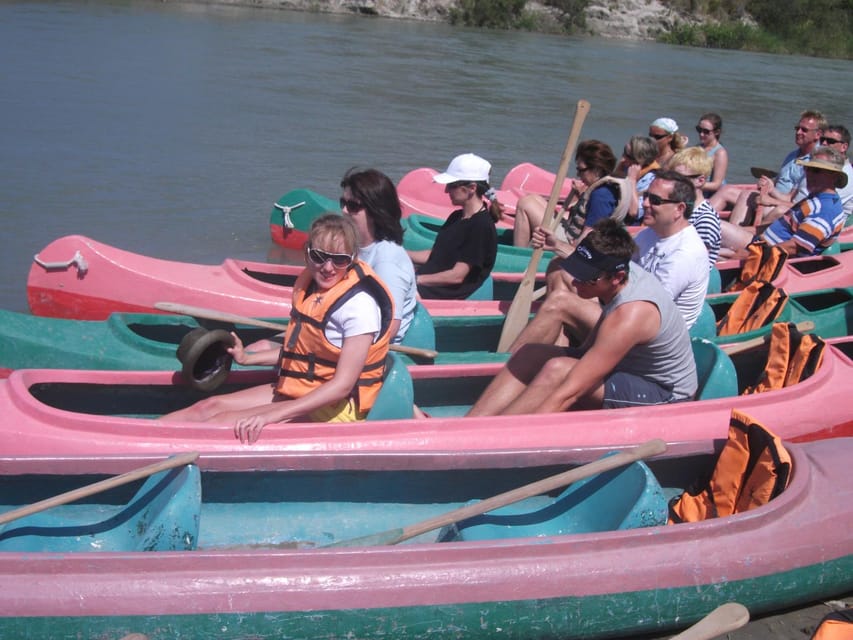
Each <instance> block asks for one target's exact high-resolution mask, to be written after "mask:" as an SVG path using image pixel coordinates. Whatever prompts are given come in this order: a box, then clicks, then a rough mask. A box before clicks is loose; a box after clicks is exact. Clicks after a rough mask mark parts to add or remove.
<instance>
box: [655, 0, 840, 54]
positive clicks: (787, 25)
mask: <svg viewBox="0 0 853 640" xmlns="http://www.w3.org/2000/svg"><path fill="white" fill-rule="evenodd" d="M668 4H669V6H671V7H672V8H673V9H676V10H677V11H679V12H681V13H684V14H686V15H689V16H693V17H698V16H704V17H707V18H710V19H711V20H713V22H710V23H707V22H706V23H705V24H701V25H690V24H686V23H685V24H682V25H681V26H678V27H676V28H675V29H673V30H672V31H671V32H670V33H668V34H664V35H662V36H661V37H660V38H659V39H660V40H661V41H663V42H669V43H672V44H685V45H692V46H701V47H710V48H715V49H740V50H745V51H767V52H770V53H798V54H802V55H810V56H820V57H826V58H848V59H849V58H853V0H786V1H785V2H780V1H779V0H669V2H668Z"/></svg>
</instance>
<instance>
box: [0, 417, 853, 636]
mask: <svg viewBox="0 0 853 640" xmlns="http://www.w3.org/2000/svg"><path fill="white" fill-rule="evenodd" d="M727 425H728V419H726V420H725V421H724V423H723V424H720V425H718V429H717V430H718V431H719V432H720V433H721V434H722V433H724V432H725V429H726V427H727ZM768 426H770V427H771V428H772V425H768ZM700 444H701V445H702V447H703V450H704V452H708V451H710V450H711V448H712V446H713V443H712V442H702V443H700ZM788 448H789V450H790V453H791V457H792V473H791V481H790V484H789V485H788V487H787V489H786V490H785V491H783V492H782V493H781V495H779V496H778V497H776V498H774V499H773V500H771V501H770V502H769V503H767V504H765V505H763V506H761V507H758V508H756V509H753V510H750V511H747V512H744V513H740V514H737V515H734V516H729V517H725V518H716V519H711V520H706V521H703V522H697V523H686V524H678V525H665V524H659V523H656V524H655V526H646V527H642V528H630V529H623V530H605V531H594V532H589V531H587V532H582V533H564V534H549V535H543V536H539V537H533V536H528V537H506V538H503V539H490V540H489V539H475V540H467V539H463V540H461V541H452V542H421V541H418V542H414V541H412V543H406V544H401V545H393V546H392V545H384V546H382V545H375V546H359V547H339V548H313V549H305V548H301V549H300V548H294V547H295V546H296V545H295V544H291V545H289V546H288V545H282V547H281V548H270V546H269V545H267V546H266V547H265V546H264V545H263V544H258V545H255V546H254V547H253V546H252V545H248V546H247V545H245V544H244V545H242V546H238V547H235V546H231V547H230V548H229V547H228V545H227V543H226V544H223V543H220V546H216V544H215V542H216V540H215V539H214V544H213V545H211V546H208V547H206V548H204V549H197V550H189V551H135V552H131V551H99V552H88V553H87V552H84V551H78V552H66V553H50V552H32V551H27V552H23V551H17V552H14V551H9V552H4V553H2V554H0V635H2V637H4V638H25V637H32V638H40V639H41V640H54V639H56V640H59V639H65V638H96V637H97V638H119V637H123V636H124V635H125V634H128V633H131V632H136V633H142V634H145V635H146V636H147V637H149V638H150V639H151V640H174V639H175V638H202V637H204V638H217V639H220V640H238V639H245V638H283V637H288V638H303V639H318V640H319V639H321V638H322V639H328V638H344V637H353V638H360V639H363V640H371V639H376V640H379V639H380V638H391V637H393V638H397V639H406V640H414V639H417V638H425V637H429V638H435V639H437V640H450V639H453V638H460V637H464V638H472V639H474V638H477V639H482V640H486V639H487V638H496V637H504V636H506V637H512V638H516V639H518V640H557V639H568V638H587V639H592V638H613V637H629V636H632V637H633V636H634V635H637V634H647V633H652V632H657V633H661V632H662V631H664V630H673V629H675V628H678V627H684V626H686V625H688V624H690V623H692V622H694V621H696V620H697V619H699V618H700V617H702V616H704V615H705V614H707V613H708V612H709V611H711V610H712V609H714V608H715V607H717V606H718V605H720V604H722V603H724V602H727V601H737V602H741V603H743V604H744V605H745V606H746V607H747V608H748V609H749V610H750V612H751V613H752V614H753V615H759V614H761V613H766V612H768V611H772V610H775V609H780V608H786V607H792V606H795V605H802V604H805V603H808V602H813V601H816V600H821V599H826V598H830V597H834V596H837V595H839V594H843V593H846V592H848V591H849V589H850V588H851V586H853V583H851V576H853V538H851V536H850V530H851V528H853V484H851V483H850V481H849V465H850V457H851V455H853V440H851V439H847V438H844V439H837V440H834V441H822V442H813V443H807V444H801V445H789V446H788ZM589 455H590V452H586V451H582V452H580V453H579V455H578V456H575V457H574V458H572V457H571V456H570V457H568V458H567V459H566V460H565V461H564V462H566V463H577V462H582V461H584V460H585V459H586V458H587V457H589ZM667 455H669V452H668V453H667ZM303 457H304V456H303ZM308 459H309V460H310V461H311V462H312V463H313V467H312V469H313V470H314V472H315V475H319V474H320V473H322V472H323V470H324V469H335V468H340V467H339V466H338V465H337V464H336V463H337V462H338V461H340V460H341V456H313V457H310V458H308ZM412 459H414V456H413V457H410V458H409V460H410V461H411V460H412ZM199 462H200V463H201V465H202V466H204V462H205V459H204V456H202V457H201V458H200V459H199ZM225 462H226V463H227V462H228V461H225ZM236 462H237V464H227V465H226V466H228V467H230V468H229V469H228V471H236V470H237V469H239V467H241V466H243V465H242V464H241V463H242V460H237V461H236ZM403 464H405V461H404V462H403ZM483 464H484V463H483V461H482V460H481V459H480V458H479V457H478V452H477V451H476V450H473V451H471V452H459V453H456V454H454V455H453V456H452V457H450V458H446V459H444V460H440V459H433V460H432V461H430V462H429V464H426V465H424V466H425V468H427V469H430V470H432V469H449V468H453V469H460V470H466V469H472V468H476V467H482V466H483ZM711 464H712V460H711V459H710V457H709V456H707V455H698V456H696V457H690V458H680V459H677V460H671V459H669V458H665V459H656V460H651V461H650V462H649V463H648V467H649V468H650V469H651V471H652V473H654V474H655V476H657V477H658V478H659V479H660V481H659V482H660V485H661V487H662V489H663V491H665V492H669V491H672V490H674V491H675V492H676V494H677V492H678V491H679V490H680V489H683V488H684V487H686V486H688V483H690V482H693V481H695V480H696V478H697V476H698V475H699V474H700V473H703V472H706V471H707V470H709V469H710V466H711ZM247 465H248V466H250V467H251V468H253V469H263V470H267V472H268V473H267V477H268V478H269V480H272V481H275V482H278V483H279V484H281V485H282V486H284V487H285V489H284V490H283V491H282V492H281V493H280V494H278V495H276V496H273V497H271V498H270V502H272V503H274V504H276V506H278V504H279V503H282V502H285V501H286V500H287V499H288V498H290V494H291V493H292V489H291V487H292V485H285V482H286V481H287V477H286V476H287V474H289V473H290V474H292V472H288V471H283V469H285V468H293V467H292V466H290V465H291V460H290V459H289V458H286V457H276V456H272V457H265V456H262V455H261V456H254V457H252V458H248V459H247ZM393 465H394V463H393V461H391V462H387V461H386V464H385V466H384V467H382V469H383V470H387V471H388V476H389V477H388V478H384V480H385V485H386V486H389V485H390V486H391V487H394V488H397V489H399V491H400V493H402V492H403V490H404V489H406V488H408V487H407V486H402V487H401V486H400V484H401V482H400V481H399V479H397V480H395V478H399V475H400V474H395V472H394V471H395V467H394V466H393ZM511 466H512V470H513V471H514V472H516V473H518V472H523V471H524V469H521V467H523V466H525V465H524V463H523V462H518V461H516V462H515V463H514V464H512V465H511ZM128 468H130V465H129V464H128V461H125V465H124V468H123V470H127V469H128ZM403 468H407V467H403ZM559 470H561V471H562V470H563V469H559ZM77 473H82V471H77ZM204 474H205V476H207V477H209V478H210V484H207V485H205V491H208V489H210V490H211V491H212V492H211V493H210V495H212V496H216V495H220V494H221V493H224V492H225V491H224V490H225V489H227V488H228V487H229V486H233V484H234V483H236V482H240V481H241V480H243V479H242V478H241V474H240V473H237V472H234V473H227V474H222V475H223V476H224V477H221V478H218V477H216V475H215V474H211V473H210V472H204ZM243 475H246V474H243ZM292 475H295V476H296V477H295V479H294V480H293V482H298V481H299V480H300V476H299V474H292ZM304 475H305V474H303V476H304ZM330 475H331V474H326V475H322V476H320V480H322V481H327V480H331V479H333V478H328V477H327V476H330ZM421 475H424V474H421ZM281 476H284V477H283V478H281V479H279V477H281ZM365 477H366V474H363V473H361V474H359V475H355V474H353V473H350V474H349V486H350V487H352V485H354V484H356V485H357V484H358V480H359V479H362V478H365ZM435 477H436V474H432V475H430V476H428V478H429V482H430V483H431V484H432V483H433V481H434V478H435ZM465 477H466V478H468V479H470V477H471V474H470V473H469V475H468V476H465ZM368 478H369V476H368ZM269 480H268V482H267V484H266V485H262V488H264V489H265V488H266V487H267V485H270V481H269ZM373 480H374V485H375V484H376V479H373ZM30 482H32V480H30ZM244 482H248V481H244ZM395 483H396V484H395ZM460 484H464V485H465V486H466V488H467V483H465V482H460ZM327 485H329V486H339V485H330V483H328V482H327V484H324V485H323V486H322V487H321V489H323V490H326V491H327V492H328V491H329V489H328V487H327ZM271 486H279V485H271ZM217 489H220V493H219V494H217V493H213V492H215V491H216V490H217ZM282 494H285V495H282ZM204 495H208V494H204ZM296 495H300V494H298V493H297V494H296ZM304 495H311V494H308V493H307V492H306V493H305V494H304ZM314 495H316V494H314ZM418 495H419V494H418ZM665 495H669V494H668V493H667V494H665ZM333 497H334V498H338V499H340V498H339V496H338V495H334V496H333ZM214 499H215V498H211V500H214ZM293 499H294V500H296V499H297V498H293ZM247 501H249V502H250V504H249V505H248V507H252V506H258V507H261V506H262V505H261V504H259V503H260V502H261V501H260V500H259V498H258V497H257V495H253V496H251V497H250V498H248V499H247ZM230 502H233V503H234V504H233V505H232V506H233V507H235V508H237V507H244V506H245V505H244V503H243V502H239V501H236V500H235V499H234V498H233V497H231V496H230V495H228V496H227V497H226V499H224V500H221V499H220V503H221V506H222V507H227V506H229V503H230ZM268 504H269V503H268ZM204 509H205V506H204V504H202V515H201V519H200V520H201V528H202V531H201V535H202V537H203V536H204V529H205V528H206V527H207V528H215V527H216V525H217V524H218V523H217V521H211V520H210V519H209V518H208V519H206V517H205V513H208V512H206V511H205V510H204ZM608 510H613V505H612V504H605V505H602V508H601V510H600V511H605V512H607V511H608ZM407 513H408V512H400V511H399V510H396V511H393V512H392V514H391V516H392V518H393V519H394V522H395V525H394V526H405V525H408V524H410V523H411V522H412V521H411V520H410V519H408V518H407V515H406V514H407ZM410 517H411V516H409V518H410ZM342 524H343V523H342V522H341V519H340V517H338V518H337V519H329V522H328V525H329V526H331V527H338V528H340V527H341V525H342ZM383 524H384V523H383ZM272 527H273V524H272V523H266V524H264V525H263V526H262V530H260V531H257V538H258V539H259V540H265V539H266V538H265V536H268V535H269V534H270V530H271V529H272ZM382 528H383V527H382V526H378V527H377V528H375V529H372V530H369V531H370V532H371V533H372V532H374V531H381V530H382ZM253 530H254V529H253ZM253 530H250V531H248V532H246V533H251V532H252V531H253ZM325 530H326V531H328V530H333V529H325ZM200 543H201V540H200Z"/></svg>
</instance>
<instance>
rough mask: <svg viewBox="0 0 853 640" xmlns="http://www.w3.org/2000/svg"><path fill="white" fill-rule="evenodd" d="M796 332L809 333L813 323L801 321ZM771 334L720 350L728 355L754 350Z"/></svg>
mask: <svg viewBox="0 0 853 640" xmlns="http://www.w3.org/2000/svg"><path fill="white" fill-rule="evenodd" d="M796 326H797V330H798V331H800V332H801V333H802V332H805V331H811V330H812V329H814V322H812V321H811V320H803V321H802V322H798V323H797V325H796ZM770 336H771V334H769V333H768V334H766V335H763V336H758V337H757V338H750V339H749V340H744V341H743V342H735V343H733V344H727V345H723V346H722V347H721V349H722V350H723V351H724V352H726V353H727V354H729V355H732V354H735V353H740V352H741V351H749V350H750V349H754V348H755V347H760V346H761V345H763V344H765V343H766V342H767V341H769V340H770Z"/></svg>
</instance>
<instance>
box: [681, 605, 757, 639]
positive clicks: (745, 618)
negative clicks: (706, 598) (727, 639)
mask: <svg viewBox="0 0 853 640" xmlns="http://www.w3.org/2000/svg"><path fill="white" fill-rule="evenodd" d="M747 622H749V610H748V609H747V608H746V607H745V606H743V605H742V604H740V603H739V602H727V603H726V604H723V605H720V606H719V607H717V608H716V609H714V610H713V611H712V612H711V613H709V614H708V615H707V616H705V617H704V618H702V619H701V620H700V621H699V622H697V623H696V624H694V625H693V626H691V627H688V628H687V629H685V630H684V631H682V632H681V633H679V634H678V635H677V636H672V638H670V640H711V638H716V637H718V636H721V635H723V634H724V633H728V632H729V631H734V630H735V629H740V628H741V627H742V626H744V625H745V624H746V623H747Z"/></svg>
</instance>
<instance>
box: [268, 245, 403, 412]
mask: <svg viewBox="0 0 853 640" xmlns="http://www.w3.org/2000/svg"><path fill="white" fill-rule="evenodd" d="M362 290H364V291H367V292H368V293H369V294H370V295H372V296H373V297H374V299H375V300H376V302H377V303H378V304H379V309H380V312H381V316H382V322H381V325H380V331H379V337H378V338H377V339H376V340H375V341H374V342H373V344H372V345H371V346H370V349H369V350H368V352H367V360H366V361H365V363H364V368H363V369H362V372H361V374H360V375H359V378H358V382H357V383H356V385H355V387H354V388H353V390H352V397H353V398H355V399H356V400H357V402H358V408H359V411H363V412H366V411H368V410H370V408H371V407H372V406H373V403H374V401H375V400H376V396H377V395H378V394H379V389H380V388H381V386H382V377H383V375H384V373H385V358H386V356H387V355H388V345H389V343H390V341H391V331H390V325H391V320H392V319H393V317H394V303H393V301H392V299H391V294H390V293H389V292H388V289H387V288H386V287H385V285H384V284H383V283H382V281H381V280H380V279H379V278H378V276H377V275H376V274H375V273H374V272H373V270H372V269H371V268H370V267H369V266H368V265H367V264H365V263H364V262H361V261H360V260H356V261H355V263H353V265H352V266H351V267H350V268H349V269H348V270H347V273H346V275H345V276H344V278H343V279H342V280H341V281H340V282H338V283H337V284H336V285H335V286H334V287H332V288H331V289H329V290H328V291H325V292H323V293H321V294H318V293H317V288H316V285H315V284H314V280H313V278H312V277H311V273H310V271H308V270H307V269H306V270H305V271H303V272H302V273H301V274H300V275H299V277H298V278H297V279H296V282H295V284H294V285H293V303H292V307H291V312H290V323H289V324H288V327H287V332H286V333H285V334H284V343H283V345H282V350H281V364H280V367H279V381H278V386H277V387H276V391H278V393H280V394H282V395H285V396H288V397H290V398H300V397H302V396H304V395H305V394H307V393H308V392H309V391H312V390H313V389H316V388H317V387H319V386H320V385H322V384H324V383H326V382H328V381H329V380H331V379H332V378H333V377H334V375H335V368H336V367H337V364H338V360H339V359H340V355H341V348H340V347H337V346H335V345H333V344H332V343H331V342H329V341H328V340H327V339H326V336H325V334H324V329H325V327H326V323H327V322H328V320H329V317H330V316H331V315H332V313H333V312H334V311H336V310H337V309H338V308H340V306H341V305H342V304H344V303H345V302H346V301H347V300H349V299H350V298H351V297H352V296H353V295H355V294H356V293H358V291H362Z"/></svg>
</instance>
